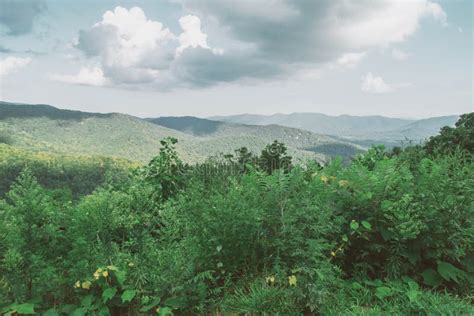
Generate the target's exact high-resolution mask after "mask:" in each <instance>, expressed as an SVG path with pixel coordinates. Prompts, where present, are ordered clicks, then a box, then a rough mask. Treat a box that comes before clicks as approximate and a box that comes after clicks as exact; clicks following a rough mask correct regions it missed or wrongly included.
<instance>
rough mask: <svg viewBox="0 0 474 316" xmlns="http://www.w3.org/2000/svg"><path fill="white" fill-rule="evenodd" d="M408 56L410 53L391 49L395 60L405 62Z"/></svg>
mask: <svg viewBox="0 0 474 316" xmlns="http://www.w3.org/2000/svg"><path fill="white" fill-rule="evenodd" d="M410 56H411V54H410V53H407V52H404V51H403V50H400V49H398V48H394V49H392V57H393V58H395V59H396V60H407V59H408V58H410Z"/></svg>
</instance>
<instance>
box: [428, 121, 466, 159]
mask: <svg viewBox="0 0 474 316" xmlns="http://www.w3.org/2000/svg"><path fill="white" fill-rule="evenodd" d="M457 148H460V149H461V150H463V151H466V152H468V153H471V154H473V153H474V112H471V113H467V114H463V115H461V117H460V118H459V120H458V121H457V122H456V124H455V127H454V128H453V127H449V126H445V127H443V128H441V131H440V134H439V135H437V136H433V137H431V138H430V139H429V141H428V142H427V143H426V145H425V149H426V151H427V152H428V153H429V154H447V153H452V152H454V151H455V150H456V149H457Z"/></svg>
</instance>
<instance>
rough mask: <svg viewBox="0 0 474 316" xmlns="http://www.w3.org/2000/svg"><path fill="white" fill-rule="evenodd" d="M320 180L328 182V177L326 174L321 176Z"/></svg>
mask: <svg viewBox="0 0 474 316" xmlns="http://www.w3.org/2000/svg"><path fill="white" fill-rule="evenodd" d="M321 181H323V182H324V183H328V182H329V178H328V177H327V176H321Z"/></svg>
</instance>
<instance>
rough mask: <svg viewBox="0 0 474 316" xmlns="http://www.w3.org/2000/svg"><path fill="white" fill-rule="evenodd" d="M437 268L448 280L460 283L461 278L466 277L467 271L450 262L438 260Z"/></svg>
mask: <svg viewBox="0 0 474 316" xmlns="http://www.w3.org/2000/svg"><path fill="white" fill-rule="evenodd" d="M437 270H438V273H439V274H440V275H441V277H442V278H443V279H445V280H446V281H454V282H456V283H459V279H464V278H465V277H466V273H465V272H464V271H462V270H460V269H458V268H456V267H455V266H453V265H452V264H451V263H449V262H444V261H438V269H437Z"/></svg>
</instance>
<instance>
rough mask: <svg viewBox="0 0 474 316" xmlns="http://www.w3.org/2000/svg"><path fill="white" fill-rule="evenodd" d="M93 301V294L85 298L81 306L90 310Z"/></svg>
mask: <svg viewBox="0 0 474 316" xmlns="http://www.w3.org/2000/svg"><path fill="white" fill-rule="evenodd" d="M93 301H94V296H93V295H92V294H89V295H87V296H84V297H83V298H82V300H81V306H82V307H86V308H88V307H90V306H91V305H92V302H93Z"/></svg>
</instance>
